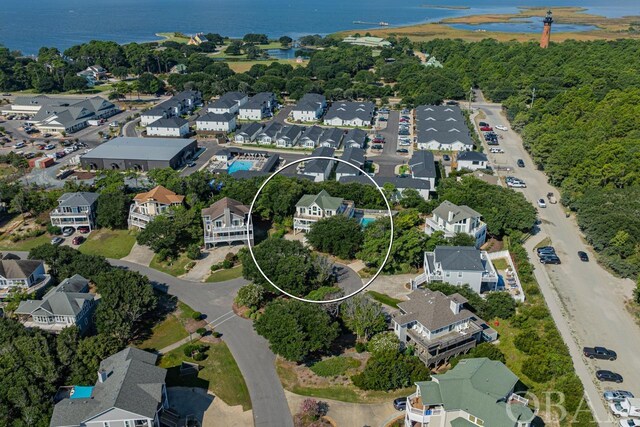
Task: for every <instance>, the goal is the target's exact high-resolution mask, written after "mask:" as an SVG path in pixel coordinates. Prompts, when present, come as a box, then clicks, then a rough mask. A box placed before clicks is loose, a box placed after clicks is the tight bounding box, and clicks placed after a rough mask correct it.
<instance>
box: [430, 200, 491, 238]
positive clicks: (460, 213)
mask: <svg viewBox="0 0 640 427" xmlns="http://www.w3.org/2000/svg"><path fill="white" fill-rule="evenodd" d="M480 218H481V215H480V214H479V213H478V212H476V211H474V210H473V209H471V208H470V207H469V206H464V205H463V206H457V205H454V204H453V203H451V202H450V201H448V200H445V201H444V202H442V203H441V204H440V206H438V207H437V208H435V209H434V210H433V214H432V216H431V217H428V218H427V220H426V223H425V227H424V231H425V233H427V234H428V235H432V234H433V233H435V232H436V231H441V232H443V233H444V237H446V238H449V239H450V238H452V237H453V236H455V234H456V233H464V234H468V235H469V236H471V237H473V238H474V239H475V242H476V247H477V248H479V247H480V246H482V245H483V244H484V242H485V240H486V239H487V224H485V223H484V222H482V220H481V219H480Z"/></svg>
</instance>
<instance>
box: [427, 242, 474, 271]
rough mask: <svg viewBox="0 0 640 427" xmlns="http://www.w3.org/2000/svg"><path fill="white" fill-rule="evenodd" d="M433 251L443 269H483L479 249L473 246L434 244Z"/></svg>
mask: <svg viewBox="0 0 640 427" xmlns="http://www.w3.org/2000/svg"><path fill="white" fill-rule="evenodd" d="M433 253H434V260H435V262H436V263H439V264H440V265H441V266H442V269H443V270H451V271H484V263H483V262H482V258H481V256H480V250H479V249H476V248H474V247H473V246H436V249H435V250H434V251H433Z"/></svg>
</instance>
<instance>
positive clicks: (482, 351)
mask: <svg viewBox="0 0 640 427" xmlns="http://www.w3.org/2000/svg"><path fill="white" fill-rule="evenodd" d="M480 357H486V358H487V359H491V360H497V361H498V362H502V363H506V362H507V360H506V357H505V355H504V353H503V352H502V351H501V350H500V349H499V348H498V346H497V345H495V344H492V343H488V342H483V343H482V344H478V345H477V346H475V347H474V348H472V349H471V350H469V352H468V353H467V354H461V355H458V356H456V357H454V358H453V359H451V360H450V362H449V363H450V364H451V367H452V368H454V367H455V366H456V365H457V364H458V362H460V361H461V360H462V359H475V358H480Z"/></svg>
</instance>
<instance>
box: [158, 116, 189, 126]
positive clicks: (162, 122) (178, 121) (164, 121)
mask: <svg viewBox="0 0 640 427" xmlns="http://www.w3.org/2000/svg"><path fill="white" fill-rule="evenodd" d="M188 123H189V122H188V121H186V120H185V119H183V118H182V117H177V116H174V117H168V118H164V117H163V118H161V119H158V120H156V121H155V122H153V123H150V124H149V125H148V126H149V127H154V128H167V129H179V128H181V127H182V126H184V125H186V124H188Z"/></svg>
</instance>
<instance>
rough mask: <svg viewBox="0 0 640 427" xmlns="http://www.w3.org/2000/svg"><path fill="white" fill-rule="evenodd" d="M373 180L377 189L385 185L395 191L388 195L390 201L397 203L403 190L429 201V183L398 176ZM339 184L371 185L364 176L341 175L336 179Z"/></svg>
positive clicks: (402, 194)
mask: <svg viewBox="0 0 640 427" xmlns="http://www.w3.org/2000/svg"><path fill="white" fill-rule="evenodd" d="M373 180H374V181H375V183H376V184H377V185H378V186H379V187H384V185H385V184H391V185H392V186H393V188H394V189H395V191H393V193H392V194H391V195H390V199H391V200H390V201H394V202H395V201H399V200H401V199H402V198H403V197H404V193H405V190H407V189H412V190H415V191H417V192H418V194H419V195H420V197H422V198H423V199H425V200H429V197H430V192H431V184H429V181H425V180H422V179H414V178H411V177H404V178H402V177H399V176H374V177H373ZM338 181H339V182H340V183H343V184H348V183H350V182H357V183H359V184H363V185H373V183H372V182H371V180H370V179H369V178H367V177H366V176H365V175H346V174H345V175H342V176H340V178H339V179H338Z"/></svg>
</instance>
